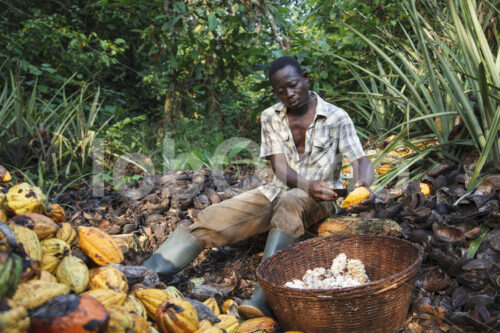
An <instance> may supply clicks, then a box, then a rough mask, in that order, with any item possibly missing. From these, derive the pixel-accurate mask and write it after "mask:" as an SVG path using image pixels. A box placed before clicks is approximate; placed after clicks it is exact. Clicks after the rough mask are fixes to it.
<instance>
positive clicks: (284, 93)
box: [269, 56, 310, 110]
mask: <svg viewBox="0 0 500 333" xmlns="http://www.w3.org/2000/svg"><path fill="white" fill-rule="evenodd" d="M308 80H309V76H308V74H307V72H302V68H300V65H299V63H298V62H297V59H295V58H294V57H290V56H284V57H280V58H278V59H276V60H274V61H273V62H272V63H271V65H270V66H269V82H270V83H271V86H272V88H273V92H274V93H275V94H276V96H277V97H278V98H279V99H280V101H281V102H282V103H283V104H284V105H285V106H286V107H287V108H289V109H291V110H294V109H301V108H302V107H304V106H306V105H307V103H308V102H309V100H310V96H309V88H308V86H307V82H308Z"/></svg>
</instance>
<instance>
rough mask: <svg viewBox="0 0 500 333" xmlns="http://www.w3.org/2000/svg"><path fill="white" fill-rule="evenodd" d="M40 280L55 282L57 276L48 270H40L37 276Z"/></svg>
mask: <svg viewBox="0 0 500 333" xmlns="http://www.w3.org/2000/svg"><path fill="white" fill-rule="evenodd" d="M38 280H40V281H45V282H52V283H57V278H56V277H55V276H54V275H53V274H52V273H50V272H49V271H41V272H40V277H39V278H38Z"/></svg>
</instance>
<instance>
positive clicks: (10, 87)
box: [0, 76, 109, 180]
mask: <svg viewBox="0 0 500 333" xmlns="http://www.w3.org/2000/svg"><path fill="white" fill-rule="evenodd" d="M71 80H72V77H71V78H70V79H68V80H67V81H66V82H64V83H63V85H62V86H61V87H60V88H59V89H58V90H57V91H56V93H55V94H54V95H53V96H52V98H50V99H44V98H41V97H39V95H40V93H39V91H38V89H37V84H36V82H35V84H34V86H33V87H32V88H31V91H28V92H26V91H25V89H24V88H23V83H22V82H16V81H15V80H14V77H13V76H11V79H10V82H4V85H3V88H2V93H1V95H0V123H2V127H1V128H0V146H1V147H2V150H0V160H1V161H2V162H3V163H7V164H10V165H12V166H14V167H16V168H18V169H20V170H30V169H31V172H32V173H33V174H34V175H38V176H39V178H40V179H41V178H42V177H43V175H45V174H46V173H49V172H50V173H52V174H53V175H54V177H55V178H56V180H57V179H58V178H59V175H60V174H64V176H65V177H68V176H69V175H70V174H71V173H74V172H76V173H77V174H82V173H83V172H84V170H83V169H84V168H85V167H87V166H88V165H89V164H88V163H89V156H90V154H91V151H92V146H93V142H94V139H95V138H96V136H97V135H98V134H99V132H100V131H101V130H102V129H103V127H104V126H106V124H107V122H108V121H109V118H108V119H105V118H99V117H98V113H99V110H100V106H99V96H100V95H99V90H97V91H95V92H92V91H90V90H89V88H88V86H87V85H84V86H83V87H82V88H81V89H80V90H78V91H76V92H74V93H72V94H69V95H68V94H67V93H66V86H67V84H68V83H69V82H70V81H71Z"/></svg>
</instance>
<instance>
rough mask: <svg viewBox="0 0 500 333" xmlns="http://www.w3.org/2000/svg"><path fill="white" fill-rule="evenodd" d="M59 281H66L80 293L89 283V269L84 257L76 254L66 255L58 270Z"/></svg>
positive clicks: (66, 283) (65, 282) (72, 288)
mask: <svg viewBox="0 0 500 333" xmlns="http://www.w3.org/2000/svg"><path fill="white" fill-rule="evenodd" d="M56 277H57V280H59V282H61V283H64V284H65V285H67V286H68V287H70V289H71V290H73V291H74V292H75V293H77V294H79V293H81V292H82V291H84V290H85V289H87V286H88V284H89V269H88V267H87V265H85V263H84V262H83V260H82V259H80V258H78V257H75V256H67V257H64V258H63V259H62V260H61V262H60V263H59V265H58V266H57V270H56Z"/></svg>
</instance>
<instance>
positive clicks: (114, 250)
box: [78, 226, 123, 266]
mask: <svg viewBox="0 0 500 333" xmlns="http://www.w3.org/2000/svg"><path fill="white" fill-rule="evenodd" d="M78 244H79V245H80V248H81V249H82V251H83V252H85V254H86V255H87V256H89V257H90V258H91V259H92V260H93V261H94V262H95V263H96V264H98V265H99V266H104V265H107V264H120V263H121V262H122V261H123V253H122V250H121V249H120V247H119V246H118V244H117V243H116V242H115V240H114V239H113V238H111V236H110V235H108V234H107V233H106V232H104V231H102V230H101V229H98V228H95V227H81V226H80V227H78Z"/></svg>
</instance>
